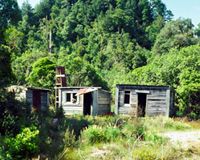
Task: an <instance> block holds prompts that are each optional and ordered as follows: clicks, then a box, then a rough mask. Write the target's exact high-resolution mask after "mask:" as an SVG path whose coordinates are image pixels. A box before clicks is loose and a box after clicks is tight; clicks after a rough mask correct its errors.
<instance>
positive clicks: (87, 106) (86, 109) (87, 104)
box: [83, 93, 92, 115]
mask: <svg viewBox="0 0 200 160" xmlns="http://www.w3.org/2000/svg"><path fill="white" fill-rule="evenodd" d="M83 101H84V103H83V114H84V115H90V114H91V106H92V93H86V94H84V100H83Z"/></svg>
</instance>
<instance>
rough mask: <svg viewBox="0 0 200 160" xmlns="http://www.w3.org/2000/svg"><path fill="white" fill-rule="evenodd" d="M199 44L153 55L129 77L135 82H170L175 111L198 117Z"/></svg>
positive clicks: (199, 90) (155, 83)
mask: <svg viewBox="0 0 200 160" xmlns="http://www.w3.org/2000/svg"><path fill="white" fill-rule="evenodd" d="M199 51H200V46H199V45H194V46H189V47H185V48H182V49H180V50H178V49H173V50H170V52H169V53H168V54H165V55H162V56H159V55H157V56H155V57H154V58H153V60H151V62H150V63H149V64H148V65H146V66H143V67H141V68H137V69H135V70H133V72H132V74H131V75H130V81H131V82H134V83H137V84H153V85H158V84H159V85H169V86H171V87H172V89H173V90H174V91H175V92H176V94H175V104H176V107H177V114H178V115H188V116H190V117H192V118H199V113H200V110H199V106H200V101H199V98H198V97H199V94H200V54H199Z"/></svg>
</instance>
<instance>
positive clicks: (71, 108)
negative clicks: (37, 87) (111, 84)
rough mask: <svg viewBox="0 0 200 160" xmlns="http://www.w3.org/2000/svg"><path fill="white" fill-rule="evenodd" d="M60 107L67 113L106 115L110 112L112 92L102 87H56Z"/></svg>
mask: <svg viewBox="0 0 200 160" xmlns="http://www.w3.org/2000/svg"><path fill="white" fill-rule="evenodd" d="M56 90H57V92H58V98H57V100H58V102H57V103H58V107H62V108H63V110H64V113H65V115H71V114H81V115H104V114H108V113H110V104H111V94H110V92H108V91H106V90H103V89H102V88H101V87H56Z"/></svg>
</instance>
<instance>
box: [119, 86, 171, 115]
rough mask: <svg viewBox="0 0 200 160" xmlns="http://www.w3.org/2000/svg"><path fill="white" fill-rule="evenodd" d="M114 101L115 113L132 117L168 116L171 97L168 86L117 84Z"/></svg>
mask: <svg viewBox="0 0 200 160" xmlns="http://www.w3.org/2000/svg"><path fill="white" fill-rule="evenodd" d="M115 103H116V108H115V112H116V114H125V115H132V116H134V117H144V116H155V115H164V116H169V113H170V108H172V106H173V98H172V94H171V90H170V87H169V86H150V85H149V86H147V85H127V84H118V85H117V86H116V99H115Z"/></svg>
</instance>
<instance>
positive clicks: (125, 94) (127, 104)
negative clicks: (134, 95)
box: [124, 90, 131, 106]
mask: <svg viewBox="0 0 200 160" xmlns="http://www.w3.org/2000/svg"><path fill="white" fill-rule="evenodd" d="M126 92H129V94H127V93H126ZM127 95H129V103H125V100H126V96H127ZM130 104H131V91H130V90H125V91H124V105H126V106H129V105H130Z"/></svg>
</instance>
